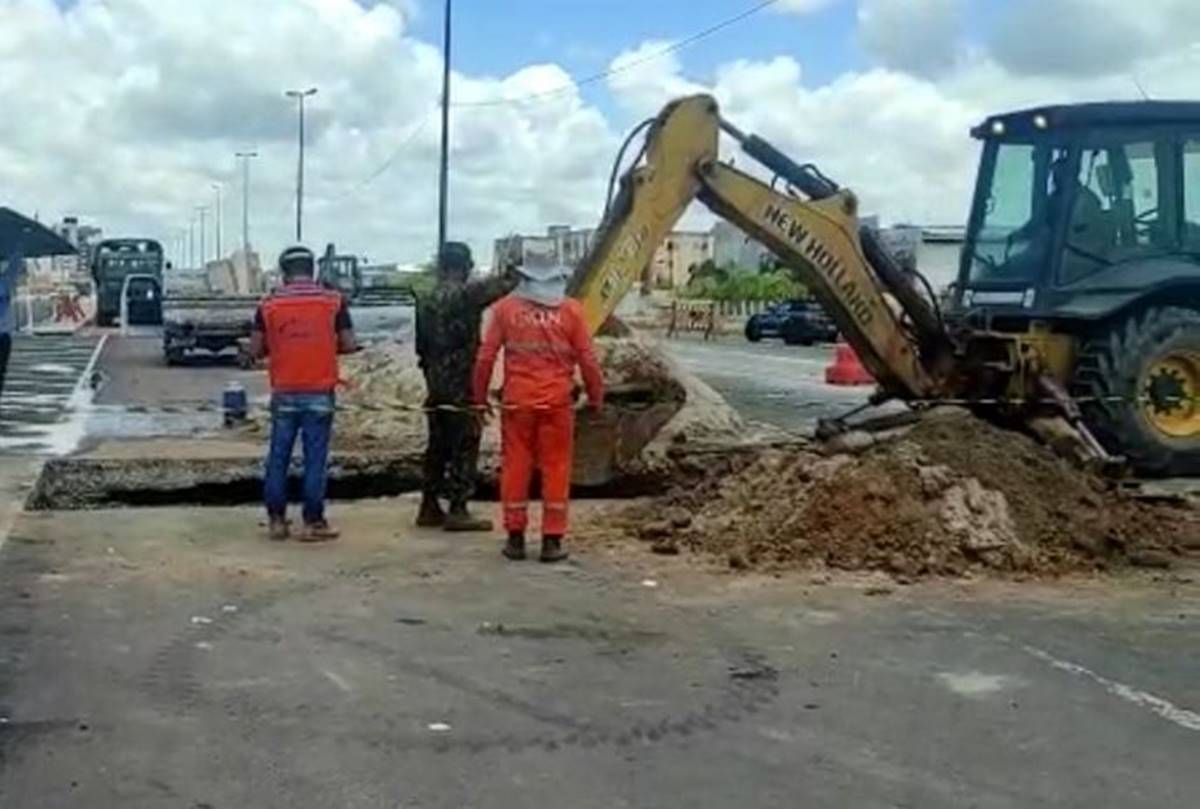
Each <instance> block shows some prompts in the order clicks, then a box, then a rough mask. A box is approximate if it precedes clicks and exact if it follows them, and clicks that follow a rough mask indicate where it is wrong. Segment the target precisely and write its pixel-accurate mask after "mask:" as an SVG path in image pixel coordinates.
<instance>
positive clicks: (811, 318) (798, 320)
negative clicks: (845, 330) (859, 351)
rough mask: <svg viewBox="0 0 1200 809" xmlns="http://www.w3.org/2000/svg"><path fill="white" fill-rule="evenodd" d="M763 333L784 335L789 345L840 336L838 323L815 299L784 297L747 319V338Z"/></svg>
mask: <svg viewBox="0 0 1200 809" xmlns="http://www.w3.org/2000/svg"><path fill="white" fill-rule="evenodd" d="M764 337H781V338H783V341H784V342H785V343H787V344H788V345H805V346H809V345H812V344H813V343H832V342H834V341H836V340H837V326H836V325H834V322H833V320H832V319H830V317H829V315H827V314H825V310H824V309H822V308H821V305H820V304H819V303H817V302H816V301H813V300H792V301H784V302H782V303H776V304H772V305H771V306H769V307H767V309H765V310H764V311H762V312H759V313H758V314H756V315H752V316H751V317H750V319H749V320H748V321H746V339H747V340H749V341H750V342H752V343H757V342H758V341H759V340H761V339H763V338H764Z"/></svg>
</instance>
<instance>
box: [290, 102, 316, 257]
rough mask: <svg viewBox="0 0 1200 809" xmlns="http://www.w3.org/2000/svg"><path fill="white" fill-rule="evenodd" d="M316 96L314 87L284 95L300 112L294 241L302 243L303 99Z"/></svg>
mask: <svg viewBox="0 0 1200 809" xmlns="http://www.w3.org/2000/svg"><path fill="white" fill-rule="evenodd" d="M316 94H317V88H316V87H309V88H308V89H307V90H287V91H286V92H285V93H284V95H286V96H287V97H288V98H294V99H296V101H297V102H298V106H299V111H300V127H299V131H298V138H299V141H300V157H299V161H298V164H297V168H296V241H297V242H299V241H302V240H303V238H304V99H306V98H308V97H309V96H314V95H316Z"/></svg>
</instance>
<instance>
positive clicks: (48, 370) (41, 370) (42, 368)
mask: <svg viewBox="0 0 1200 809" xmlns="http://www.w3.org/2000/svg"><path fill="white" fill-rule="evenodd" d="M29 370H30V371H32V372H33V373H35V374H60V375H68V376H69V375H73V374H75V372H76V369H75V368H72V367H71V366H69V365H59V364H57V363H53V362H43V363H41V364H40V365H34V366H31V367H30V369H29Z"/></svg>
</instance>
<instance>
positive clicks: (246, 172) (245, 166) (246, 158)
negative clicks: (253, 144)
mask: <svg viewBox="0 0 1200 809" xmlns="http://www.w3.org/2000/svg"><path fill="white" fill-rule="evenodd" d="M236 157H237V158H238V160H241V161H242V253H243V254H244V255H245V256H246V260H247V261H249V260H250V161H251V160H253V159H254V158H256V157H258V152H238V153H237V154H236Z"/></svg>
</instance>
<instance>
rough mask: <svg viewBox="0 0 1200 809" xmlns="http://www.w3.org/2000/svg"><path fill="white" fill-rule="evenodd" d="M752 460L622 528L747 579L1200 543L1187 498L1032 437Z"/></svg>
mask: <svg viewBox="0 0 1200 809" xmlns="http://www.w3.org/2000/svg"><path fill="white" fill-rule="evenodd" d="M818 450H819V448H817V447H815V446H814V447H813V448H811V449H807V448H791V449H767V450H764V451H761V452H757V453H740V454H736V455H730V456H728V457H725V458H721V459H720V460H719V461H716V462H713V463H710V464H706V465H703V466H699V465H689V466H685V467H683V468H680V469H678V470H677V472H676V474H677V475H678V483H677V485H676V486H675V487H674V488H673V489H672V490H671V491H670V493H669V494H667V495H666V496H664V497H662V498H658V499H655V500H653V501H649V502H644V503H641V504H637V505H634V506H631V507H629V508H628V509H626V510H625V511H624V512H623V513H621V514H619V515H617V516H616V517H615V520H614V524H615V525H616V526H617V527H618V528H619V530H621V531H623V532H624V533H625V534H627V535H630V536H633V537H636V538H638V539H640V540H643V541H647V542H651V543H653V545H652V547H653V549H654V550H655V551H656V552H658V553H663V554H675V553H679V552H681V551H691V552H694V553H697V554H700V555H704V556H706V557H710V558H712V557H715V558H716V559H717V560H718V561H720V562H721V563H722V564H727V565H728V566H729V567H730V568H732V569H735V570H750V569H760V570H761V569H767V570H772V569H785V568H810V567H811V568H821V567H827V568H833V569H843V570H880V571H886V572H888V573H891V574H893V575H895V576H897V577H899V578H901V579H905V578H916V577H921V576H930V575H951V576H958V575H963V574H966V573H968V572H989V573H996V574H1010V575H1061V574H1065V573H1068V572H1073V571H1087V570H1097V569H1106V568H1109V567H1111V566H1120V565H1124V564H1130V563H1131V564H1135V565H1143V566H1153V567H1165V566H1169V565H1170V564H1171V563H1172V562H1173V561H1174V560H1175V558H1176V557H1177V556H1178V555H1180V554H1182V553H1184V552H1185V551H1186V550H1187V549H1189V548H1191V549H1195V548H1196V545H1197V538H1198V537H1200V514H1198V513H1197V512H1196V511H1195V510H1194V509H1193V508H1192V507H1190V505H1188V504H1186V503H1169V502H1164V503H1150V502H1145V501H1141V500H1136V499H1133V498H1131V497H1128V496H1123V495H1121V494H1120V493H1119V492H1118V491H1117V490H1116V489H1115V488H1114V486H1113V484H1112V483H1111V482H1110V481H1105V480H1102V479H1101V478H1099V477H1097V476H1095V475H1092V474H1090V473H1088V472H1085V471H1082V470H1080V469H1078V468H1076V467H1074V466H1072V465H1070V464H1069V463H1067V462H1066V461H1064V460H1062V459H1060V458H1058V457H1057V456H1055V455H1054V454H1053V453H1052V452H1051V451H1050V450H1049V449H1048V448H1046V447H1044V446H1042V445H1040V444H1038V443H1036V442H1035V441H1033V440H1032V439H1030V438H1028V437H1026V436H1024V435H1021V434H1019V433H1015V432H1011V431H1007V430H1003V429H1000V428H998V427H995V426H993V425H991V424H989V423H986V422H984V421H981V420H979V419H977V418H975V417H973V416H971V415H970V414H968V413H966V412H965V411H957V410H947V411H939V412H937V413H935V414H932V415H930V416H929V417H927V418H926V419H924V420H922V421H921V422H920V423H918V424H917V425H915V426H914V427H913V428H912V429H911V430H909V431H907V432H905V433H904V434H903V435H900V436H897V437H895V438H893V439H891V440H888V441H885V442H882V443H878V444H876V445H874V446H871V447H869V448H867V449H865V450H864V451H862V452H861V453H859V454H834V455H828V454H823V453H821V452H820V451H818Z"/></svg>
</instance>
